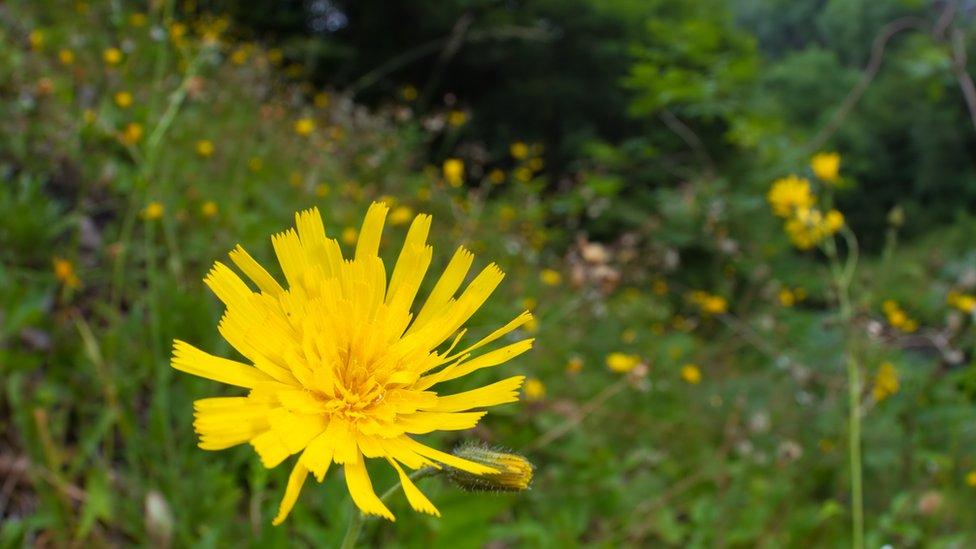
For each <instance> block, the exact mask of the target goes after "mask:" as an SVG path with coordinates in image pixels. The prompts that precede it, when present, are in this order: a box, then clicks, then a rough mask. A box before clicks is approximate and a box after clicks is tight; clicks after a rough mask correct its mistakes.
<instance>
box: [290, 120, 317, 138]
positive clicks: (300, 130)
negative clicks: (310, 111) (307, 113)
mask: <svg viewBox="0 0 976 549" xmlns="http://www.w3.org/2000/svg"><path fill="white" fill-rule="evenodd" d="M294 128H295V133H297V134H298V135H300V136H302V137H307V136H309V135H311V134H312V132H313V131H315V121H314V120H312V119H311V118H299V119H298V120H296V121H295V126H294Z"/></svg>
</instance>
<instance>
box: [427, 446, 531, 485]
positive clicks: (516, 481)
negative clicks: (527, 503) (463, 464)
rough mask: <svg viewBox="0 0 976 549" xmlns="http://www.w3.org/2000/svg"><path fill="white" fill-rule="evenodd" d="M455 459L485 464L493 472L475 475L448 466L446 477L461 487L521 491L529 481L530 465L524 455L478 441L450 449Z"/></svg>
mask: <svg viewBox="0 0 976 549" xmlns="http://www.w3.org/2000/svg"><path fill="white" fill-rule="evenodd" d="M453 454H454V455H455V456H457V457H459V458H463V459H467V460H469V461H473V462H475V463H480V464H482V465H487V466H488V467H491V468H493V469H495V470H497V471H498V472H497V473H489V474H484V475H476V474H473V473H469V472H467V471H462V470H460V469H455V468H453V467H452V468H448V469H447V471H446V472H447V476H448V478H450V479H451V481H452V482H454V484H456V485H458V487H460V488H461V489H463V490H467V491H472V492H521V491H522V490H527V489H528V488H529V484H530V483H531V482H532V470H533V467H532V464H531V463H529V460H527V459H525V458H524V457H522V456H520V455H518V454H513V453H507V452H503V451H501V450H498V449H495V448H491V447H489V446H485V445H482V444H479V443H467V444H463V445H461V446H459V447H457V448H455V449H454V452H453Z"/></svg>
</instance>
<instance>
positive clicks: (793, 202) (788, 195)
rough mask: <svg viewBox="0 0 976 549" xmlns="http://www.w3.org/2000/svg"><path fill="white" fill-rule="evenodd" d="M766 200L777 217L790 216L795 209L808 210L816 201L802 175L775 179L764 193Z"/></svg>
mask: <svg viewBox="0 0 976 549" xmlns="http://www.w3.org/2000/svg"><path fill="white" fill-rule="evenodd" d="M766 200H767V201H769V206H770V207H771V208H772V210H773V213H774V214H775V215H777V216H779V217H790V216H792V215H794V213H795V212H796V211H797V210H800V209H803V210H809V209H810V208H812V207H813V205H814V204H815V203H816V202H817V198H816V197H815V196H814V195H813V193H812V192H811V191H810V182H809V181H807V180H806V179H804V178H802V177H797V176H795V175H790V176H787V177H783V178H780V179H777V180H776V181H774V182H773V186H772V187H771V188H770V189H769V193H767V194H766Z"/></svg>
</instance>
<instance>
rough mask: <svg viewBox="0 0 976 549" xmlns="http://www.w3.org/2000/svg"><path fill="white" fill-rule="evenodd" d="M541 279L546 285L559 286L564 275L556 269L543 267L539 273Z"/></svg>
mask: <svg viewBox="0 0 976 549" xmlns="http://www.w3.org/2000/svg"><path fill="white" fill-rule="evenodd" d="M539 280H541V281H542V283H543V284H545V285H546V286H559V285H560V284H561V283H562V281H563V275H562V274H561V273H560V272H559V271H557V270H555V269H543V270H542V272H540V273H539Z"/></svg>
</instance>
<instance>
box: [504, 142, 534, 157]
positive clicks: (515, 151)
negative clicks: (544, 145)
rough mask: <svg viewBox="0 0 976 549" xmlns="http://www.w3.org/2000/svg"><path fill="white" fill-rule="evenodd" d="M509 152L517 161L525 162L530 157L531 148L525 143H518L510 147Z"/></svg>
mask: <svg viewBox="0 0 976 549" xmlns="http://www.w3.org/2000/svg"><path fill="white" fill-rule="evenodd" d="M508 152H509V154H511V155H512V158H514V159H515V160H524V159H526V158H528V156H529V146H528V145H526V144H525V142H523V141H516V142H514V143H512V144H511V145H509V146H508Z"/></svg>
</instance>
